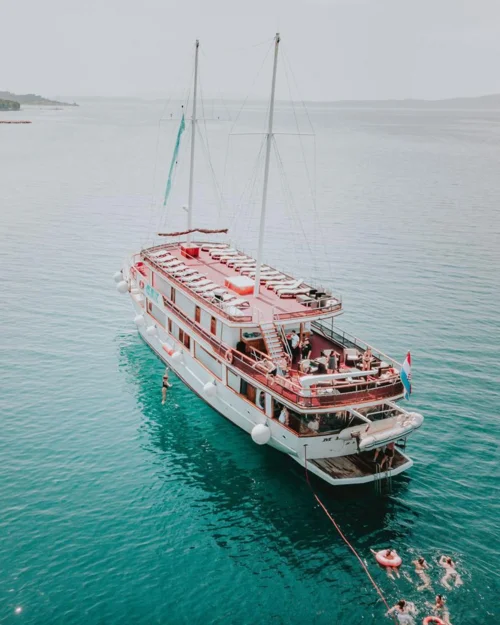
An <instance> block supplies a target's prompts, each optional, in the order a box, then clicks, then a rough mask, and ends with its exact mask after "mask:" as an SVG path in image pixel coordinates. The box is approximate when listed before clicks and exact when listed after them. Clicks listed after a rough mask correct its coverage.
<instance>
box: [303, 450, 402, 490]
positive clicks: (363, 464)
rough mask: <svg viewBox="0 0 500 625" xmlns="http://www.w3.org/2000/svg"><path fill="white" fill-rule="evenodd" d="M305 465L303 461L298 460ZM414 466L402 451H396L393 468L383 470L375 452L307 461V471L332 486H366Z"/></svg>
mask: <svg viewBox="0 0 500 625" xmlns="http://www.w3.org/2000/svg"><path fill="white" fill-rule="evenodd" d="M296 460H297V461H298V462H301V463H303V460H302V459H299V458H296ZM412 466H413V460H411V458H409V457H408V456H407V455H406V454H404V453H403V452H402V451H401V450H400V449H396V450H395V454H394V458H393V463H392V467H391V468H390V469H386V468H385V467H384V469H383V470H381V469H380V464H379V463H378V462H375V460H374V453H373V451H363V452H361V453H358V454H353V455H351V456H336V457H333V458H315V459H314V460H308V461H307V470H308V471H310V472H311V473H314V474H315V475H317V476H318V477H320V478H321V479H322V480H325V482H328V483H329V484H331V485H332V486H348V485H353V484H366V483H368V482H376V481H378V480H384V479H387V478H390V477H393V476H395V475H399V474H400V473H403V471H406V470H408V469H410V468H411V467H412Z"/></svg>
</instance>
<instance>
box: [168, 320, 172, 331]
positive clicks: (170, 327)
mask: <svg viewBox="0 0 500 625" xmlns="http://www.w3.org/2000/svg"><path fill="white" fill-rule="evenodd" d="M168 331H169V334H172V319H170V318H169V319H168Z"/></svg>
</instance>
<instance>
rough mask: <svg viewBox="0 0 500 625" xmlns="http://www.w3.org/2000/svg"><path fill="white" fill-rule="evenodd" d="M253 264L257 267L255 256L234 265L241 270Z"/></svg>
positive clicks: (237, 269)
mask: <svg viewBox="0 0 500 625" xmlns="http://www.w3.org/2000/svg"><path fill="white" fill-rule="evenodd" d="M250 265H252V266H253V267H255V265H256V261H255V260H254V259H253V258H248V259H247V260H240V261H239V262H236V263H234V265H233V267H234V269H236V271H239V270H240V269H241V268H242V267H249V266H250Z"/></svg>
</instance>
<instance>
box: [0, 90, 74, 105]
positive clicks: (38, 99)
mask: <svg viewBox="0 0 500 625" xmlns="http://www.w3.org/2000/svg"><path fill="white" fill-rule="evenodd" d="M0 99H4V100H14V101H15V102H19V103H20V104H36V105H39V106H78V104H76V102H73V104H69V103H68V102H58V101H57V100H47V98H42V96H40V95H35V94H34V93H27V94H25V95H16V94H15V93H10V91H0Z"/></svg>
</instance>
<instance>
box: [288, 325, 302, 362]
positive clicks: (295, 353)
mask: <svg viewBox="0 0 500 625" xmlns="http://www.w3.org/2000/svg"><path fill="white" fill-rule="evenodd" d="M299 343H300V338H299V335H298V334H297V332H295V330H292V336H291V338H290V347H291V349H292V364H294V363H295V362H297V360H298V359H299Z"/></svg>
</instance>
